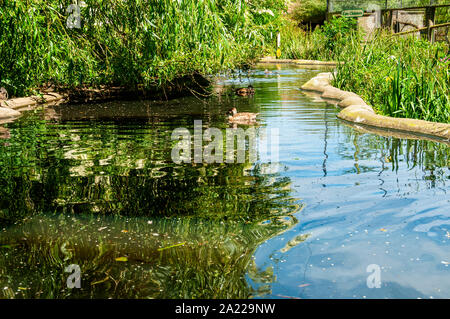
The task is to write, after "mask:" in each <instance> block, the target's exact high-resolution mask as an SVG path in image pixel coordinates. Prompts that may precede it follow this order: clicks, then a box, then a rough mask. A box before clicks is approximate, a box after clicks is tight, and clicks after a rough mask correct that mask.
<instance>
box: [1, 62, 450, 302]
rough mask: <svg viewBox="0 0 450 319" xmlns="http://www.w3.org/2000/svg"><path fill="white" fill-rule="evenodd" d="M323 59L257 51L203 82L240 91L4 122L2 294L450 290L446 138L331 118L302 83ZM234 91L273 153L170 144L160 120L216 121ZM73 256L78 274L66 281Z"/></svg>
mask: <svg viewBox="0 0 450 319" xmlns="http://www.w3.org/2000/svg"><path fill="white" fill-rule="evenodd" d="M265 69H268V71H269V72H265V71H264V70H265ZM322 71H323V70H305V69H302V68H298V67H293V66H288V65H264V66H262V67H260V68H256V69H255V70H254V72H253V73H252V75H251V76H250V77H248V78H247V77H241V78H239V77H238V78H236V79H228V78H226V79H223V80H222V81H221V82H220V83H218V87H221V89H220V91H225V92H226V91H227V88H231V91H232V89H233V88H235V87H238V86H246V85H247V84H248V83H249V82H251V84H252V85H253V86H254V87H255V89H256V94H255V96H254V97H245V98H242V97H236V96H234V95H227V94H225V95H220V96H217V97H212V98H210V99H207V100H200V99H197V98H185V99H178V100H173V101H170V102H169V103H163V102H153V101H140V102H111V103H105V104H98V105H72V106H55V107H54V108H53V109H52V110H51V111H49V110H47V111H46V112H42V111H37V112H35V113H32V114H31V113H30V114H28V115H27V116H25V117H23V118H21V119H20V120H19V121H17V122H14V123H9V124H6V127H7V129H8V132H9V134H10V136H9V139H7V140H1V141H0V184H1V185H2V186H3V187H1V188H0V223H1V224H0V225H1V232H0V250H1V251H2V254H0V286H1V287H8V288H7V289H3V290H1V292H0V294H1V295H0V296H1V297H5V298H13V297H29V298H33V297H40V298H45V297H61V298H63V297H64V298H76V297H84V298H89V297H117V298H130V297H132V298H134V297H156V298H181V297H186V298H248V297H262V298H298V297H300V298H313V297H319V298H336V297H340V298H364V297H367V298H373V297H376V298H385V297H387V298H389V297H392V298H403V297H405V298H417V297H429V296H433V297H448V296H450V291H449V289H450V288H449V287H450V282H449V281H448V279H447V278H449V277H448V271H449V269H450V268H449V267H448V264H446V263H445V262H449V261H450V260H449V258H450V257H449V256H448V244H449V240H450V238H449V235H448V234H449V233H448V232H449V231H450V220H449V219H450V216H449V214H448V211H449V210H448V207H449V203H450V202H449V199H448V194H447V192H448V190H449V182H448V180H449V178H450V171H449V166H450V158H449V155H450V153H449V152H450V149H449V147H448V146H447V145H446V144H443V143H436V142H434V141H429V140H417V139H407V138H406V136H404V137H405V138H402V139H398V138H394V137H390V136H382V135H381V136H380V135H374V134H370V133H369V132H368V131H367V130H362V129H361V128H358V129H357V130H355V129H354V128H353V127H349V126H348V125H347V123H343V122H341V121H339V120H337V119H336V114H337V112H338V110H337V109H335V108H334V107H333V106H330V105H327V103H326V102H325V101H322V100H320V99H318V98H317V97H316V98H315V99H311V98H310V97H309V96H306V95H303V94H302V93H301V91H300V90H299V87H300V86H301V85H302V84H303V83H304V82H305V81H306V80H308V79H309V78H311V77H312V76H313V75H314V74H316V73H319V72H322ZM270 72H272V73H270ZM233 106H234V107H237V108H238V110H239V111H243V112H259V113H261V116H260V125H261V128H264V129H267V130H270V129H272V128H277V129H279V132H280V134H279V161H275V162H271V161H270V160H269V159H267V158H265V157H264V156H262V155H261V154H259V155H258V156H259V157H258V161H257V162H256V163H248V162H246V163H242V164H237V163H234V164H206V163H185V164H175V163H173V162H172V160H171V157H170V156H171V154H170V149H171V148H172V146H173V143H174V142H173V141H172V140H171V138H170V136H171V132H172V131H173V130H174V129H175V128H177V127H186V128H188V129H189V130H190V131H191V132H192V130H193V124H194V120H202V123H203V126H204V128H208V127H217V128H219V129H221V130H225V129H226V128H227V127H228V124H227V123H226V121H225V120H224V114H225V112H226V110H228V109H229V108H230V107H233ZM259 132H260V133H261V131H259ZM402 137H403V136H402ZM257 138H258V139H259V140H261V141H263V140H267V139H268V137H267V136H264V135H263V134H259V135H258V136H257ZM72 263H75V264H79V265H80V266H81V269H82V273H83V277H82V282H83V284H82V289H81V290H69V289H67V288H66V286H65V283H66V279H67V276H68V274H67V273H65V272H64V268H65V267H66V266H67V265H69V264H72ZM370 264H378V265H380V267H381V269H382V274H381V280H382V288H380V289H369V288H368V287H367V285H366V278H367V276H368V275H369V274H368V273H367V272H366V267H367V266H368V265H370Z"/></svg>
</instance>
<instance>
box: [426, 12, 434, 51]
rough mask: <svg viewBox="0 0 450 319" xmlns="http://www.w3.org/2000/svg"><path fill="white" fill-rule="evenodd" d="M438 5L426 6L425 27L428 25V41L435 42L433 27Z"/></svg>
mask: <svg viewBox="0 0 450 319" xmlns="http://www.w3.org/2000/svg"><path fill="white" fill-rule="evenodd" d="M435 13H436V7H426V9H425V27H427V38H428V41H431V42H434V30H433V29H432V28H431V27H432V26H433V25H434V16H435Z"/></svg>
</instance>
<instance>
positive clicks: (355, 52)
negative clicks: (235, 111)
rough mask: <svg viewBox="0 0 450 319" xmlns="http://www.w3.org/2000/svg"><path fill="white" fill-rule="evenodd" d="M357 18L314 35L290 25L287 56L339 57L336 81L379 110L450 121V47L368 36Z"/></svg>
mask: <svg viewBox="0 0 450 319" xmlns="http://www.w3.org/2000/svg"><path fill="white" fill-rule="evenodd" d="M352 21H354V20H349V19H345V18H339V19H334V20H332V21H331V22H328V23H326V24H325V25H324V26H323V27H321V28H319V29H317V30H315V31H314V32H312V33H307V32H304V31H301V30H300V29H296V28H295V27H294V26H292V25H289V24H288V26H287V27H285V30H292V29H293V28H294V31H292V32H291V31H285V32H286V33H290V34H291V35H290V36H287V37H286V38H285V40H286V43H285V44H284V50H283V53H284V57H285V58H294V59H319V60H336V61H339V62H342V63H341V64H340V65H339V66H338V67H337V75H336V78H335V80H334V85H335V86H336V87H339V88H341V89H344V90H347V91H352V92H355V93H357V94H359V95H361V96H362V97H363V98H364V99H365V100H366V101H367V102H368V103H370V104H371V105H372V106H373V107H374V108H375V109H376V110H377V111H378V112H379V113H381V114H385V115H389V116H394V117H406V118H416V119H423V120H428V121H436V122H444V123H449V122H450V97H449V90H448V88H449V85H450V76H449V74H450V73H449V66H450V59H449V47H448V44H447V43H445V42H439V43H430V42H428V41H427V40H424V39H421V38H418V37H417V36H407V37H393V36H392V35H391V34H390V33H389V32H387V31H383V30H382V31H380V32H378V33H376V34H374V35H372V36H371V37H370V38H369V39H368V40H364V35H363V34H362V32H361V31H360V30H357V29H356V28H355V27H354V22H352Z"/></svg>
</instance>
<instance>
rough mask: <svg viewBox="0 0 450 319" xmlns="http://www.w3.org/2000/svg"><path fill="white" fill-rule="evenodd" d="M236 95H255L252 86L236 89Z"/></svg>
mask: <svg viewBox="0 0 450 319" xmlns="http://www.w3.org/2000/svg"><path fill="white" fill-rule="evenodd" d="M236 94H237V95H240V96H247V95H253V94H255V89H254V88H253V86H251V85H249V86H248V87H246V88H239V89H237V90H236Z"/></svg>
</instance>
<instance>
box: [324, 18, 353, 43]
mask: <svg viewBox="0 0 450 319" xmlns="http://www.w3.org/2000/svg"><path fill="white" fill-rule="evenodd" d="M356 27H357V20H356V19H353V18H345V17H339V18H336V17H334V18H333V19H331V20H330V21H325V24H324V25H323V27H322V28H321V29H320V30H319V32H322V33H323V34H324V36H325V48H326V49H328V50H331V51H333V50H334V49H335V47H338V46H341V45H343V44H345V42H346V41H347V37H348V36H349V35H351V34H352V33H354V31H356Z"/></svg>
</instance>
